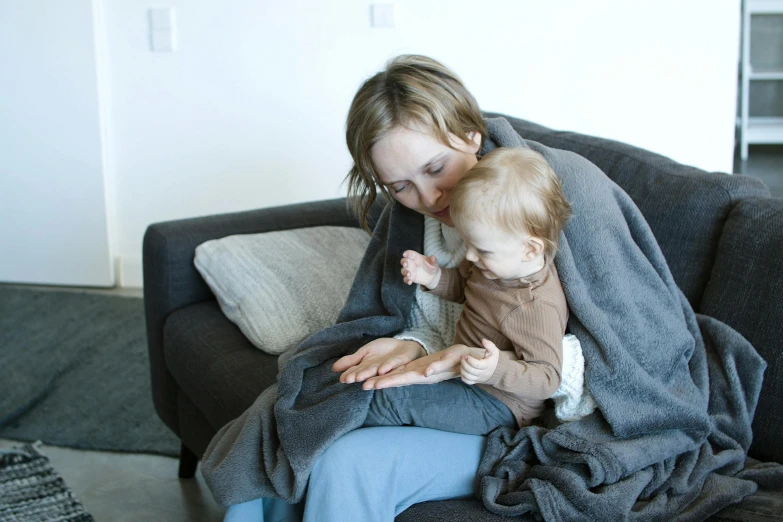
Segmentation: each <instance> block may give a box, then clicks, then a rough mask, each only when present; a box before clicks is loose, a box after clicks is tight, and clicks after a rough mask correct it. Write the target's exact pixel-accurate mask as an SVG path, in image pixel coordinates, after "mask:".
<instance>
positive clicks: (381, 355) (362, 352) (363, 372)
mask: <svg viewBox="0 0 783 522" xmlns="http://www.w3.org/2000/svg"><path fill="white" fill-rule="evenodd" d="M423 354H424V349H423V348H422V347H421V345H420V344H419V343H417V342H416V341H403V340H401V339H393V338H390V337H381V338H380V339H375V340H374V341H370V342H369V343H367V344H365V345H364V346H362V347H361V348H359V349H358V350H356V352H354V353H352V354H351V355H346V356H344V357H340V358H339V359H338V360H337V362H335V363H334V364H333V365H332V370H333V371H335V372H343V373H342V375H340V382H344V383H353V382H362V381H364V380H366V379H368V378H370V377H374V376H376V375H384V374H386V373H388V372H390V371H391V370H393V369H395V368H397V367H400V366H404V365H405V364H407V363H409V362H411V361H413V360H414V359H416V358H417V357H421V356H422V355H423ZM365 389H369V388H365Z"/></svg>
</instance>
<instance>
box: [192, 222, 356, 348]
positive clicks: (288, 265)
mask: <svg viewBox="0 0 783 522" xmlns="http://www.w3.org/2000/svg"><path fill="white" fill-rule="evenodd" d="M369 240H370V237H369V235H368V234H367V233H366V232H364V231H363V230H361V229H358V228H349V227H327V226H323V227H312V228H299V229H294V230H283V231H277V232H267V233H263V234H247V235H236V236H228V237H224V238H221V239H215V240H212V241H207V242H205V243H202V244H201V245H199V246H198V248H196V258H195V261H194V263H195V265H196V269H197V270H198V271H199V273H201V276H202V277H203V278H204V280H205V281H206V282H207V285H209V287H210V288H211V289H212V292H213V293H214V294H215V296H216V297H217V300H218V303H219V304H220V308H221V310H222V311H223V313H224V314H226V317H228V318H229V319H230V320H231V321H232V322H234V323H235V324H236V325H237V326H238V327H239V329H240V330H242V333H244V334H245V336H246V337H247V338H248V339H249V340H250V342H251V343H253V345H254V346H256V347H257V348H260V349H261V350H263V351H265V352H267V353H271V354H275V355H278V354H281V353H283V352H285V351H287V350H290V349H291V348H294V347H296V346H297V345H298V344H299V343H300V342H301V341H302V340H304V339H305V338H306V337H308V336H310V335H311V334H313V333H315V332H317V331H319V330H321V329H323V328H326V327H327V326H331V325H332V324H334V322H335V320H336V319H337V315H338V314H339V312H340V310H341V309H342V307H343V305H344V304H345V300H346V298H347V297H348V291H349V290H350V288H351V284H352V283H353V279H354V276H355V275H356V270H357V269H358V267H359V263H360V262H361V260H362V256H363V255H364V250H365V249H366V248H367V244H368V243H369Z"/></svg>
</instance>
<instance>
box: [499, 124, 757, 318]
mask: <svg viewBox="0 0 783 522" xmlns="http://www.w3.org/2000/svg"><path fill="white" fill-rule="evenodd" d="M487 116H489V117H493V116H503V117H505V118H506V119H507V120H508V121H509V122H510V123H511V125H512V126H513V127H514V129H515V130H516V131H517V132H518V133H519V134H520V135H521V136H522V137H523V138H525V139H530V140H533V141H537V142H539V143H543V144H544V145H547V146H549V147H553V148H558V149H567V150H571V151H573V152H576V153H577V154H580V155H582V156H584V157H585V158H587V159H588V160H590V161H592V162H593V163H594V164H595V165H597V166H598V167H599V168H600V169H601V170H603V171H604V172H605V173H606V174H607V175H608V176H609V177H610V178H611V179H612V180H613V181H614V182H615V183H617V184H618V185H620V186H621V187H622V188H623V189H624V190H625V191H626V192H627V193H628V195H629V196H631V198H632V199H633V201H634V202H635V203H636V205H637V206H638V207H639V209H640V210H641V211H642V214H644V217H645V218H646V219H647V222H648V223H649V225H650V228H651V229H652V231H653V234H655V238H656V239H657V240H658V243H659V244H660V246H661V250H662V251H663V254H664V256H665V257H666V260H667V262H668V264H669V268H670V269H671V271H672V275H673V276H674V280H675V281H676V282H677V285H679V287H680V288H681V289H682V291H683V293H684V294H685V296H686V297H687V298H688V300H689V301H690V303H691V305H692V306H693V308H694V310H696V311H700V305H701V298H702V295H703V294H704V289H705V287H706V285H707V282H708V281H709V278H710V273H711V271H712V266H713V263H714V260H715V255H716V252H717V248H718V241H719V239H720V236H721V232H722V230H723V226H724V223H725V222H726V219H727V217H728V215H729V212H730V211H731V209H732V208H733V207H734V206H735V205H736V204H737V203H738V202H739V201H741V200H744V199H747V198H758V197H769V189H768V188H767V187H766V186H765V185H764V184H763V183H761V182H760V181H758V180H756V179H753V178H749V177H746V176H739V175H728V174H722V173H710V172H705V171H703V170H700V169H697V168H693V167H688V166H686V165H682V164H680V163H677V162H676V161H673V160H671V159H669V158H666V157H664V156H661V155H659V154H655V153H652V152H649V151H647V150H644V149H640V148H638V147H634V146H631V145H627V144H624V143H620V142H616V141H612V140H607V139H603V138H596V137H593V136H587V135H584V134H578V133H575V132H563V131H556V130H552V129H549V128H547V127H543V126H541V125H538V124H535V123H531V122H528V121H525V120H520V119H517V118H511V117H508V116H505V115H502V114H490V113H488V114H487Z"/></svg>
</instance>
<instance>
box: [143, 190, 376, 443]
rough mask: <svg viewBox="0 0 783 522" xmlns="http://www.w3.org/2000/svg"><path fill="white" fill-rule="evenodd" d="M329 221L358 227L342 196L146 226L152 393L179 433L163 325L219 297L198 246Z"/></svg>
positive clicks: (163, 415)
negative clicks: (199, 261)
mask: <svg viewBox="0 0 783 522" xmlns="http://www.w3.org/2000/svg"><path fill="white" fill-rule="evenodd" d="M381 209H382V205H381V204H380V202H378V203H377V204H376V206H375V207H374V209H373V212H372V213H371V219H370V221H371V223H370V224H371V225H372V224H373V223H374V220H375V219H377V217H378V216H379V215H380V210H381ZM327 225H328V226H348V227H358V226H359V224H358V221H357V220H356V218H355V217H353V216H352V215H351V214H350V212H349V211H348V210H347V209H346V205H345V199H344V198H339V199H332V200H327V201H317V202H309V203H301V204H297V205H286V206H281V207H274V208H265V209H260V210H251V211H247V212H236V213H232V214H219V215H213V216H206V217H198V218H192V219H183V220H178V221H168V222H164V223H155V224H152V225H150V226H149V227H148V228H147V231H146V233H145V234H144V243H143V254H142V259H143V271H144V310H145V316H146V322H147V344H148V348H149V356H150V370H151V372H152V396H153V401H154V403H155V409H156V410H157V412H158V415H159V416H160V417H161V419H162V420H163V421H164V422H165V423H166V425H167V426H169V428H171V429H172V430H173V431H174V432H175V433H177V434H178V435H179V426H178V420H177V385H176V382H175V381H174V379H173V377H172V375H171V373H170V372H169V371H168V369H167V368H166V364H165V361H164V357H163V324H164V322H165V321H166V318H167V317H168V316H169V314H171V313H172V312H174V311H175V310H178V309H179V308H182V307H184V306H187V305H191V304H195V303H199V302H202V301H207V300H209V299H214V296H213V294H212V292H211V291H210V289H209V287H208V286H207V285H206V283H205V282H204V280H203V279H202V278H201V275H200V274H199V273H198V271H197V270H196V268H195V266H194V265H193V258H194V255H195V250H196V247H197V246H198V245H200V244H201V243H203V242H204V241H208V240H210V239H218V238H221V237H226V236H230V235H235V234H255V233H261V232H271V231H274V230H287V229H293V228H305V227H312V226H327Z"/></svg>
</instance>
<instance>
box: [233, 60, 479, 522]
mask: <svg viewBox="0 0 783 522" xmlns="http://www.w3.org/2000/svg"><path fill="white" fill-rule="evenodd" d="M485 135H486V125H485V122H484V120H483V118H482V115H481V112H480V110H479V108H478V105H477V104H476V101H475V100H474V99H473V97H472V96H471V95H470V93H469V92H468V91H467V90H466V89H465V87H464V86H463V85H462V83H461V82H460V80H459V79H458V78H457V77H456V76H455V75H454V74H453V73H452V72H451V71H449V70H448V69H447V68H446V67H444V66H443V65H441V64H439V63H438V62H435V61H434V60H431V59H429V58H426V57H421V56H401V57H398V58H396V59H394V60H392V61H391V62H390V63H389V64H388V66H387V68H386V69H385V70H384V71H382V72H380V73H378V74H376V75H375V76H373V77H372V78H370V79H369V80H367V81H366V82H365V83H364V84H363V85H362V87H361V88H360V89H359V91H358V92H357V94H356V96H355V98H354V101H353V103H352V105H351V109H350V111H349V115H348V121H347V136H346V137H347V143H348V148H349V151H350V153H351V156H352V157H353V160H354V163H355V164H354V167H353V168H352V169H351V171H350V173H349V174H348V177H347V179H348V182H349V195H350V196H351V197H353V201H354V202H355V209H356V211H357V213H358V215H359V218H360V220H361V222H362V224H363V225H364V226H365V228H367V214H368V211H369V209H370V207H371V205H372V203H373V201H374V200H375V199H376V193H377V190H378V189H380V191H381V192H382V193H383V194H384V196H386V197H387V198H388V199H390V200H394V201H396V202H397V203H399V204H401V205H404V206H405V207H407V208H409V209H412V210H415V211H416V212H418V213H420V214H422V215H424V216H425V220H424V222H425V225H424V226H425V234H424V254H425V255H435V256H436V257H437V258H438V260H439V263H440V264H441V265H443V266H447V267H452V266H456V265H457V264H458V263H459V262H460V261H461V260H462V259H463V258H464V253H465V251H464V246H463V245H462V242H461V240H460V239H459V237H458V235H457V234H456V232H455V231H454V229H453V228H452V227H453V224H452V221H451V218H450V215H449V204H450V200H451V191H452V189H453V188H454V186H455V185H456V183H457V182H458V181H459V180H460V179H461V177H462V176H463V175H464V174H465V173H466V172H467V171H468V170H469V169H470V168H471V167H472V166H473V165H475V164H476V162H477V154H478V153H479V151H480V149H481V145H482V138H483V136H485ZM460 308H461V307H460V305H456V304H454V303H449V302H447V301H445V300H441V299H439V298H437V297H435V296H433V295H431V294H428V293H424V292H422V291H421V290H420V289H417V290H416V293H415V302H414V304H413V308H412V311H411V314H410V316H409V318H408V321H407V323H406V329H405V331H403V332H401V333H399V334H398V335H396V336H395V338H381V339H376V340H374V341H372V342H370V343H368V344H367V345H365V346H364V347H362V348H360V349H359V350H358V351H356V353H354V354H352V355H347V356H345V357H342V358H341V359H339V360H338V361H337V362H336V363H334V366H333V370H334V371H335V372H339V373H340V377H339V379H340V381H341V382H343V383H355V382H363V388H364V389H366V390H370V389H381V388H390V387H404V386H409V385H413V384H432V383H436V382H440V381H443V380H446V379H451V378H453V377H455V376H458V375H459V365H460V358H461V356H462V355H463V354H465V353H467V351H468V350H469V348H468V347H466V346H450V345H451V342H450V340H451V339H453V338H454V331H455V324H456V320H457V318H458V317H459V312H460ZM447 347H448V348H447ZM444 348H445V349H444ZM485 443H486V438H485V437H483V436H475V435H463V434H457V433H448V432H441V431H436V430H429V429H424V428H415V427H384V428H365V429H359V430H356V431H353V432H350V433H348V434H346V435H344V436H343V437H341V438H340V439H338V441H337V442H335V443H334V444H333V445H332V446H331V447H330V448H329V449H327V451H326V452H325V453H324V454H323V455H322V456H321V457H320V458H319V460H318V462H317V464H316V466H315V468H314V469H313V471H312V474H311V476H310V481H309V487H308V492H307V501H306V505H305V507H304V509H303V510H302V508H301V506H296V507H295V506H290V505H288V504H286V503H285V502H283V501H280V500H275V499H259V500H257V501H252V502H248V503H245V504H239V505H235V506H232V507H231V508H230V509H229V511H228V513H227V515H226V520H227V521H237V520H255V521H259V520H267V521H268V520H275V521H277V520H296V519H299V518H300V517H301V516H302V514H303V516H304V520H307V521H310V520H392V519H393V518H394V516H395V515H397V514H399V513H400V512H402V511H404V510H405V509H407V508H408V507H409V506H411V505H413V504H415V503H418V502H423V501H427V500H441V499H450V498H466V497H471V496H472V495H473V492H474V487H475V484H474V481H475V476H476V470H477V469H478V464H479V460H480V458H481V455H482V453H483V451H484V446H485Z"/></svg>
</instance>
